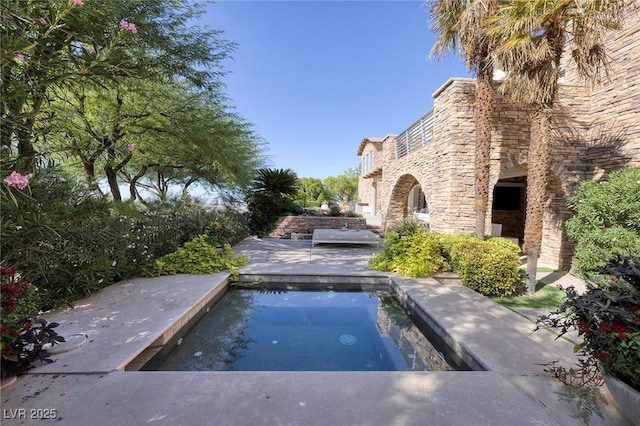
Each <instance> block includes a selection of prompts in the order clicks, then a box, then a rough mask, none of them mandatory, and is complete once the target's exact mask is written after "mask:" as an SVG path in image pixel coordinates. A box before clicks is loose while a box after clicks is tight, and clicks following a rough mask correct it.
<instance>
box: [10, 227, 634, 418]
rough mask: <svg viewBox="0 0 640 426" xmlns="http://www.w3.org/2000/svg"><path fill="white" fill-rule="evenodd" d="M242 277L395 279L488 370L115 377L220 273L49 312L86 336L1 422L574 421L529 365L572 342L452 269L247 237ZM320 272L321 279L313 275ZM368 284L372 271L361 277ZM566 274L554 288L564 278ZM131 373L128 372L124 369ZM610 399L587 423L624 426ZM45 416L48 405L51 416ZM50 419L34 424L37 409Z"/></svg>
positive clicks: (122, 291)
mask: <svg viewBox="0 0 640 426" xmlns="http://www.w3.org/2000/svg"><path fill="white" fill-rule="evenodd" d="M235 250H236V251H237V252H238V253H242V254H246V255H248V256H249V257H250V258H251V260H252V263H251V264H249V265H247V266H245V267H243V268H242V270H241V273H242V274H243V275H244V278H245V279H249V280H250V279H255V278H262V277H265V276H268V275H273V274H275V275H276V276H277V277H278V279H281V280H287V279H301V278H302V279H309V278H308V277H309V276H315V277H317V276H320V277H324V278H326V279H331V278H330V277H335V276H339V277H341V279H362V278H364V277H385V276H391V278H392V280H393V281H394V283H395V285H396V288H397V290H398V293H399V294H400V295H401V296H402V297H404V298H405V299H406V300H408V301H409V302H410V303H412V304H416V305H418V306H419V307H420V308H421V310H423V311H424V312H426V313H427V314H428V317H429V320H430V321H432V322H433V325H434V326H436V327H437V328H440V329H441V330H442V333H443V335H444V336H445V337H446V338H447V339H448V340H449V341H450V343H451V344H452V346H454V347H456V348H457V349H458V350H460V351H461V352H464V353H467V354H469V355H470V356H471V357H472V358H473V360H474V362H475V363H476V364H477V366H479V367H482V368H484V369H485V370H487V371H467V372H164V371H163V372H160V371H157V372H140V371H124V370H126V369H127V366H128V365H129V366H131V363H132V362H133V363H134V364H135V363H136V362H141V361H142V359H143V358H145V357H147V356H148V355H149V352H151V353H152V352H153V350H149V349H148V348H149V347H150V346H151V347H152V348H153V347H155V348H160V347H161V346H162V344H163V343H165V342H168V344H171V342H172V338H175V336H174V334H175V333H176V332H178V331H179V328H180V324H184V323H185V322H186V321H187V320H188V319H189V318H191V317H193V316H194V315H196V313H197V311H200V310H202V309H205V308H206V307H207V306H210V305H211V304H213V303H214V300H215V297H216V294H217V292H218V291H219V290H220V289H221V288H222V287H224V286H225V283H226V280H227V274H224V273H221V274H215V275H207V276H186V275H180V276H175V277H161V278H156V279H135V280H131V281H129V282H125V283H120V284H117V285H114V286H111V287H109V288H107V289H105V290H104V291H102V292H100V293H98V294H95V295H93V296H92V297H90V298H87V299H85V300H83V301H80V302H78V304H77V306H76V308H75V309H73V310H66V311H60V312H55V313H52V314H50V315H48V319H50V320H55V321H58V322H60V323H61V326H60V328H59V332H60V334H62V335H63V336H69V335H71V334H75V333H80V334H86V335H87V336H88V338H87V341H86V343H84V344H83V345H82V346H80V347H78V348H76V349H72V350H70V351H68V352H63V353H60V354H57V355H56V356H55V358H56V362H55V363H53V364H49V365H44V366H42V367H39V368H38V369H36V370H35V371H34V372H33V373H32V374H29V375H27V376H23V377H20V378H19V379H18V381H17V383H16V384H14V385H13V386H11V387H9V388H8V389H6V390H4V391H2V395H1V396H0V401H1V408H2V424H3V425H4V424H6V425H17V424H25V425H31V424H48V423H54V422H55V423H58V422H59V423H60V424H67V425H96V426H103V425H138V424H159V425H384V426H386V425H456V426H457V425H489V424H491V425H527V424H535V425H581V424H582V421H581V420H579V419H576V418H573V417H571V415H572V414H575V413H576V410H575V408H574V407H573V406H571V405H569V404H567V403H565V402H562V401H560V399H559V397H558V395H557V392H559V391H560V390H561V386H559V385H558V383H557V382H556V381H555V380H554V379H552V378H550V377H548V376H547V375H546V374H545V373H544V372H543V367H542V366H540V365H539V363H544V362H549V361H553V360H564V361H565V362H567V363H570V362H572V361H573V360H574V358H573V355H572V353H571V344H569V343H567V342H565V341H563V340H554V336H553V335H552V334H551V333H548V332H538V333H535V334H533V335H532V334H531V330H532V329H533V326H532V324H531V323H530V322H528V321H527V320H526V319H524V318H523V317H521V316H519V315H518V314H516V313H514V312H512V311H510V310H508V309H505V308H502V307H501V306H499V305H496V304H495V303H493V302H492V301H490V300H488V299H486V298H484V297H482V296H480V295H478V294H477V293H475V292H473V291H471V290H469V289H466V288H465V287H462V286H461V285H459V284H458V283H457V280H456V279H455V277H451V276H441V277H437V278H436V279H434V278H429V279H419V280H416V279H407V278H401V277H396V276H393V275H390V274H381V273H378V272H375V271H370V270H369V269H368V268H367V261H368V259H369V256H370V255H371V253H372V252H373V251H374V250H375V249H370V248H363V247H321V248H319V247H315V248H311V242H310V241H287V240H259V239H255V238H252V239H248V240H245V241H244V242H243V243H242V244H240V245H239V246H238V247H236V249H235ZM314 279H317V278H314ZM371 279H373V278H371ZM561 281H562V278H560V279H559V280H557V281H556V283H560V284H561V283H562V282H561ZM129 368H133V367H129ZM612 404H613V403H611V404H609V405H607V406H606V407H604V410H605V413H604V414H605V419H604V420H603V419H600V418H599V417H593V418H592V422H591V424H592V425H628V424H630V423H628V422H627V421H626V420H625V419H623V418H622V417H621V415H620V414H619V413H618V411H617V410H616V408H615V405H612ZM47 410H49V411H47ZM51 410H55V414H56V418H55V419H49V420H40V419H35V417H42V416H44V415H45V414H49V415H51V414H52V411H51Z"/></svg>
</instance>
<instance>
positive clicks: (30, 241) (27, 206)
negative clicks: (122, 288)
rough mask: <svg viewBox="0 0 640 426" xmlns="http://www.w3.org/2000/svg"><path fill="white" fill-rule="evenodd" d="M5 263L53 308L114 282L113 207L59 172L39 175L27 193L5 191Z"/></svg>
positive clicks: (1, 226) (0, 222)
mask: <svg viewBox="0 0 640 426" xmlns="http://www.w3.org/2000/svg"><path fill="white" fill-rule="evenodd" d="M1 209H2V215H1V216H0V231H1V233H2V239H1V242H0V245H1V252H2V263H3V265H4V266H6V267H8V268H15V269H17V270H19V271H20V273H21V274H24V276H26V277H29V279H30V280H31V283H32V284H33V285H34V286H35V287H37V288H38V295H39V299H40V302H41V304H42V306H40V307H39V308H40V309H49V308H52V307H54V306H58V305H61V304H63V303H65V302H73V301H74V300H76V299H78V298H80V297H82V296H84V295H86V294H89V293H91V292H94V291H97V290H99V289H101V288H103V287H104V286H106V285H108V284H110V283H112V282H113V280H114V278H115V276H116V274H117V270H116V268H115V266H114V262H115V261H116V256H115V254H114V247H117V246H118V245H119V244H120V237H121V235H120V233H119V232H118V231H117V230H116V229H117V227H116V222H117V220H116V217H115V215H114V214H113V205H112V203H111V202H109V201H108V200H106V199H105V198H102V197H98V196H96V195H95V193H92V192H90V191H89V189H88V188H87V187H86V186H85V185H82V184H81V183H79V182H78V181H77V180H75V179H74V178H73V177H71V176H67V175H65V174H64V173H62V172H61V171H60V170H57V169H53V168H47V169H44V170H40V171H38V172H37V173H35V175H34V176H33V177H32V178H31V179H30V182H29V186H28V187H27V188H25V189H24V190H16V189H15V188H11V189H7V190H6V191H1Z"/></svg>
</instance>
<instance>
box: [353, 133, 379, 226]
mask: <svg viewBox="0 0 640 426" xmlns="http://www.w3.org/2000/svg"><path fill="white" fill-rule="evenodd" d="M371 151H373V170H375V169H376V168H378V167H382V165H383V156H382V155H383V154H382V142H368V143H367V144H366V145H365V147H364V148H363V150H362V154H360V156H361V157H362V158H364V157H365V156H366V155H367V154H369V152H371ZM379 181H380V176H376V177H373V178H369V179H365V178H363V177H362V175H360V176H359V177H358V199H357V203H358V206H357V207H356V211H357V212H358V213H362V212H363V209H362V207H363V205H368V206H369V207H371V214H372V215H375V214H376V212H379V210H380V196H379V194H377V196H376V200H375V201H376V205H375V206H373V205H372V200H373V198H374V197H373V193H374V190H373V188H374V185H376V186H377V182H379Z"/></svg>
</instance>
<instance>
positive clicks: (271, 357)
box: [150, 288, 452, 371]
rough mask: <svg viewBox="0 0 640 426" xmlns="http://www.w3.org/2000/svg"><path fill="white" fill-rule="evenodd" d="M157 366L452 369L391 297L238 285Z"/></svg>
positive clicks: (201, 368)
mask: <svg viewBox="0 0 640 426" xmlns="http://www.w3.org/2000/svg"><path fill="white" fill-rule="evenodd" d="M179 343H180V344H179V345H178V344H176V346H175V347H174V348H173V349H172V351H171V352H170V353H169V354H168V355H165V356H163V357H162V359H161V360H156V361H155V362H153V363H150V364H151V365H153V367H152V368H151V369H154V370H172V371H175V370H178V371H185V370H186V371H208V370H218V371H219V370H232V371H295V370H298V371H390V370H451V369H452V368H451V367H450V366H449V365H448V364H447V362H446V361H445V360H444V359H443V357H442V355H441V354H440V353H439V352H438V351H437V350H436V349H435V348H434V347H433V346H432V345H431V343H430V342H429V341H428V340H427V339H426V338H425V337H424V335H422V333H421V332H420V331H419V330H418V328H417V327H416V326H415V325H414V324H413V323H412V322H411V320H410V319H409V318H408V317H407V315H406V314H405V313H404V312H403V311H402V309H401V308H400V307H399V306H398V305H397V303H396V302H395V301H394V299H393V298H392V297H390V296H389V295H388V294H387V293H385V292H384V291H381V290H377V291H372V292H369V293H367V292H352V291H349V292H339V291H289V290H287V291H281V290H263V291H258V290H252V289H241V288H232V289H231V290H229V291H228V292H227V294H226V295H225V296H224V297H223V298H222V299H221V300H220V301H219V302H218V304H217V305H216V306H215V308H214V309H213V310H212V311H211V312H209V313H208V314H206V316H205V317H204V318H203V319H202V320H201V321H200V323H198V324H197V325H196V326H195V327H194V328H193V329H192V330H191V331H190V332H189V333H187V334H186V335H185V336H184V338H183V339H181V340H180V341H179Z"/></svg>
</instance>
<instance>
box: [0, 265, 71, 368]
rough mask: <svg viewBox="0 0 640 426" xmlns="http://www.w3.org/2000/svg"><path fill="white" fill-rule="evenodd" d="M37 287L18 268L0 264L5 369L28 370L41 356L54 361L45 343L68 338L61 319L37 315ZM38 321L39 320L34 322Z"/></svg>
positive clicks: (1, 345)
mask: <svg viewBox="0 0 640 426" xmlns="http://www.w3.org/2000/svg"><path fill="white" fill-rule="evenodd" d="M35 290H36V289H35V287H33V286H32V285H31V284H30V283H29V282H28V281H27V280H25V279H24V278H22V277H21V276H20V274H19V273H18V272H17V271H16V270H15V269H9V268H0V323H1V326H0V352H1V355H2V370H3V373H4V372H6V371H14V372H16V373H18V374H20V373H24V372H25V371H26V370H28V369H30V368H32V367H33V365H32V364H33V361H35V360H36V359H39V360H40V361H44V362H52V361H51V359H50V358H49V357H48V353H47V351H46V349H44V345H46V344H50V345H54V344H56V343H58V342H64V341H65V339H64V337H62V336H59V335H58V334H57V333H56V332H55V330H53V329H54V328H56V327H57V326H58V324H57V323H49V324H48V323H47V321H45V320H43V319H33V316H34V315H35V314H36V313H37V307H36V303H35V301H34V297H33V293H34V292H35ZM34 323H35V324H34Z"/></svg>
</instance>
